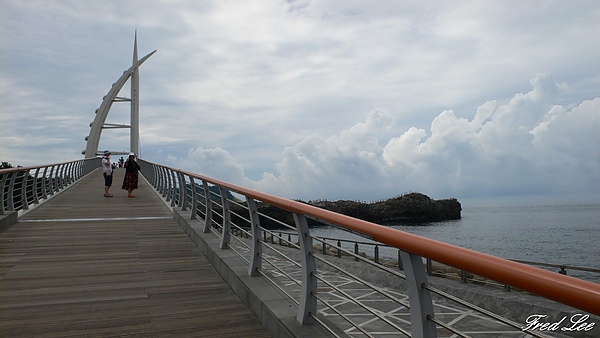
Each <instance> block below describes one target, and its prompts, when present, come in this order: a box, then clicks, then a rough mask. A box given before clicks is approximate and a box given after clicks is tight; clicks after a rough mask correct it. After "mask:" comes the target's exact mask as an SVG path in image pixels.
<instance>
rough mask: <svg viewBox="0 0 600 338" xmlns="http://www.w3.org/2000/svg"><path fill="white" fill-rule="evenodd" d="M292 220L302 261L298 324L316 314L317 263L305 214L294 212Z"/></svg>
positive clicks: (305, 322)
mask: <svg viewBox="0 0 600 338" xmlns="http://www.w3.org/2000/svg"><path fill="white" fill-rule="evenodd" d="M294 221H295V223H296V229H297V231H298V241H299V242H300V252H301V254H300V258H301V259H300V261H301V263H302V285H301V292H300V293H301V294H300V304H299V305H298V315H297V316H296V319H297V320H298V322H300V324H308V322H309V319H310V315H311V314H313V315H316V314H317V298H316V297H315V295H316V294H317V278H316V277H315V273H316V271H317V265H316V263H315V257H314V256H313V243H312V238H311V237H310V236H309V235H310V230H309V229H308V223H307V222H306V216H304V215H303V214H298V213H294Z"/></svg>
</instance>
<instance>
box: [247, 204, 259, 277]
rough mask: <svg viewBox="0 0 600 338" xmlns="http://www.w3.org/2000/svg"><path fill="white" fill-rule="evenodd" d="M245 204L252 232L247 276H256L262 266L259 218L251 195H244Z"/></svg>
mask: <svg viewBox="0 0 600 338" xmlns="http://www.w3.org/2000/svg"><path fill="white" fill-rule="evenodd" d="M246 204H247V205H248V212H249V213H250V231H251V234H252V249H251V253H250V255H251V256H250V264H249V266H248V275H249V276H253V277H255V276H258V275H259V273H258V271H259V270H260V269H261V268H262V243H261V241H260V218H259V217H258V210H257V209H256V202H255V201H254V199H253V198H252V197H248V196H246Z"/></svg>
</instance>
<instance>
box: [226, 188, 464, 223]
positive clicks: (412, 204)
mask: <svg viewBox="0 0 600 338" xmlns="http://www.w3.org/2000/svg"><path fill="white" fill-rule="evenodd" d="M299 202H302V203H307V204H310V205H313V206H316V207H319V208H323V209H326V210H330V211H334V212H337V213H340V214H343V215H347V216H351V217H355V218H358V219H362V220H365V221H369V222H373V223H378V224H384V225H385V224H398V223H403V222H435V221H445V220H455V219H460V217H461V211H462V207H461V204H460V202H458V200H457V199H455V198H451V199H443V200H433V199H431V198H429V197H428V196H426V195H424V194H420V193H410V194H405V195H402V196H398V197H394V198H390V199H387V200H384V201H380V202H371V203H363V202H357V201H346V200H340V201H309V202H304V201H299ZM257 208H258V212H259V213H260V214H263V215H268V216H269V217H270V218H274V219H277V220H280V221H283V222H284V223H286V224H288V225H292V226H293V224H294V220H293V217H292V215H291V213H289V212H287V211H284V210H281V209H279V208H276V207H273V206H271V205H268V204H264V203H259V204H258V205H257ZM235 209H237V208H236V207H232V211H235V212H236V213H238V214H245V212H247V211H244V210H235ZM260 221H261V225H262V226H263V227H265V228H270V229H278V228H282V226H281V225H280V224H277V222H274V221H273V220H271V219H269V218H267V217H260ZM308 221H309V225H310V226H318V225H322V223H319V222H317V221H315V220H311V219H309V220H308ZM235 223H236V224H243V222H241V220H240V222H239V223H238V222H235Z"/></svg>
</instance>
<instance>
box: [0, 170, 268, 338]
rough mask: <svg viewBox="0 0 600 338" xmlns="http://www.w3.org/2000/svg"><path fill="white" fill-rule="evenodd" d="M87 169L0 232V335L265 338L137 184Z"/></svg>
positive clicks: (144, 188)
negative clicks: (106, 181) (106, 189)
mask: <svg viewBox="0 0 600 338" xmlns="http://www.w3.org/2000/svg"><path fill="white" fill-rule="evenodd" d="M123 174H124V169H118V170H117V171H116V173H115V182H114V183H113V186H112V189H111V193H113V195H114V197H113V198H105V197H103V196H102V194H103V179H102V173H101V171H99V170H96V171H95V172H93V173H92V174H91V175H89V176H88V177H86V178H84V179H83V180H82V181H80V182H78V183H76V184H75V185H74V186H72V187H71V188H69V189H68V190H66V191H64V192H63V193H61V194H59V195H57V196H55V197H54V198H52V199H51V200H49V201H47V202H46V203H44V204H43V205H41V206H40V207H38V208H37V209H34V210H32V211H30V212H29V213H27V214H26V215H25V216H24V217H22V218H21V219H20V220H19V222H18V223H17V224H15V225H13V226H11V227H10V228H8V229H6V230H4V231H3V232H1V233H0V278H1V279H0V337H3V338H7V337H110V336H113V337H114V336H118V337H268V336H269V335H268V333H267V331H266V329H265V328H264V327H263V326H262V325H261V324H260V323H259V322H258V321H257V320H256V318H255V317H254V315H253V314H252V313H251V312H250V310H248V309H247V308H246V307H245V306H244V304H243V303H242V302H241V301H240V300H239V298H238V297H237V295H236V294H235V293H234V292H233V291H232V290H231V289H230V287H229V286H228V285H227V283H225V281H224V280H223V279H222V277H221V276H220V275H219V274H218V273H217V272H216V271H215V270H214V269H213V267H212V266H211V265H210V263H209V262H208V261H207V260H206V258H205V257H204V256H203V255H202V253H201V252H200V251H199V250H198V249H197V248H196V247H195V246H194V244H193V243H192V241H191V240H190V239H189V238H188V237H187V235H186V234H185V233H184V232H183V230H181V228H180V227H179V225H178V224H177V223H176V222H175V221H174V220H173V218H172V216H171V214H170V211H169V208H168V207H167V206H165V205H164V203H163V202H162V200H161V199H160V198H159V197H158V196H157V195H156V193H155V192H154V191H153V189H152V188H151V187H149V186H148V184H147V183H146V182H145V181H143V180H142V179H140V188H139V189H138V190H136V191H135V194H136V195H137V197H136V198H127V192H126V191H125V190H122V189H121V182H122V177H123Z"/></svg>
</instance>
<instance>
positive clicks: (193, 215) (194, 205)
mask: <svg viewBox="0 0 600 338" xmlns="http://www.w3.org/2000/svg"><path fill="white" fill-rule="evenodd" d="M190 188H191V189H192V206H191V208H192V211H191V213H190V219H196V213H197V212H198V211H197V210H198V192H197V191H196V182H195V181H194V177H192V176H190Z"/></svg>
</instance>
